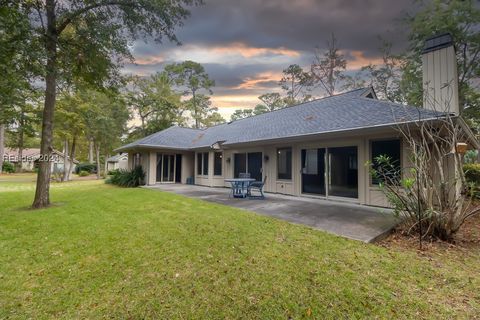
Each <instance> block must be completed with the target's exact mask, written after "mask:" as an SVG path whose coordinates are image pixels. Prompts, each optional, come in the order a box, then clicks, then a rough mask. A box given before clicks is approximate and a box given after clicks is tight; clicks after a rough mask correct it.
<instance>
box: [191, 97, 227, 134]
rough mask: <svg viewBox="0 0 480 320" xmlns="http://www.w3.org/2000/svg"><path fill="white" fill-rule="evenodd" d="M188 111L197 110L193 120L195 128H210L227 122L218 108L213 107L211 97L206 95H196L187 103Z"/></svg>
mask: <svg viewBox="0 0 480 320" xmlns="http://www.w3.org/2000/svg"><path fill="white" fill-rule="evenodd" d="M185 105H186V108H187V109H188V110H195V112H194V113H193V119H194V121H195V128H197V129H198V128H201V127H210V126H212V125H216V124H219V123H223V122H225V119H223V117H222V116H221V115H220V114H219V113H218V108H216V107H212V101H211V100H210V97H209V96H207V95H204V94H198V93H197V94H196V96H195V98H194V97H193V96H192V97H191V98H190V99H189V100H187V101H185Z"/></svg>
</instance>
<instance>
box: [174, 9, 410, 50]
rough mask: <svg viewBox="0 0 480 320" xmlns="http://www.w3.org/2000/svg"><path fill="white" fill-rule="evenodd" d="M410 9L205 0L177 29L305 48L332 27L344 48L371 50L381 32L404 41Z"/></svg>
mask: <svg viewBox="0 0 480 320" xmlns="http://www.w3.org/2000/svg"><path fill="white" fill-rule="evenodd" d="M408 10H409V11H411V10H413V9H412V1H410V0H400V1H392V0H387V1H385V0H340V1H338V0H297V1H291V0H242V1H225V0H206V4H205V6H202V7H199V8H194V9H193V10H192V16H191V17H190V18H189V19H188V20H187V21H186V24H185V26H184V27H183V28H182V29H181V30H180V31H179V33H178V35H179V38H180V40H182V41H183V42H184V43H203V44H210V45H211V44H219V43H225V42H234V41H243V42H246V43H248V44H250V45H252V46H262V47H263V46H267V47H279V46H285V47H288V48H291V49H296V50H302V51H304V50H311V49H312V48H313V47H315V46H316V45H320V46H322V45H324V44H325V41H326V39H328V37H329V35H330V34H331V33H332V32H334V33H335V34H336V35H337V37H338V39H339V41H340V44H341V45H342V46H343V47H344V48H345V49H347V50H364V51H366V52H367V53H368V54H370V53H372V54H373V53H375V52H376V48H377V47H378V39H377V36H378V35H382V36H385V37H388V38H389V39H390V40H392V41H393V42H395V43H400V42H403V41H404V37H405V35H404V34H403V33H402V32H399V30H401V29H402V28H401V26H400V25H399V19H401V18H402V17H403V16H404V15H405V13H406V12H407V11H408ZM368 54H367V56H368Z"/></svg>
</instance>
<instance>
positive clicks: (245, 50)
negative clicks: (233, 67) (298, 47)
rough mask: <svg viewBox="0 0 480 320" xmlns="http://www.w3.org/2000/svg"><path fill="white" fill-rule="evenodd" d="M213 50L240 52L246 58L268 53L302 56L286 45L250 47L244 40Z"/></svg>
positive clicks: (224, 52)
mask: <svg viewBox="0 0 480 320" xmlns="http://www.w3.org/2000/svg"><path fill="white" fill-rule="evenodd" d="M211 51H212V52H214V53H219V54H240V55H241V56H242V57H244V58H252V57H257V56H262V55H266V54H276V55H282V56H288V57H298V56H300V52H298V51H295V50H291V49H287V48H285V47H279V48H256V47H249V46H247V45H246V44H245V43H242V42H233V43H231V44H230V45H227V46H223V47H213V48H212V49H211Z"/></svg>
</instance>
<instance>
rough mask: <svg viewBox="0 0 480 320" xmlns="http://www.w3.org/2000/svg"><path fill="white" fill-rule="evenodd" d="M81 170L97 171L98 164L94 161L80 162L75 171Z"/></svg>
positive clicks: (77, 172) (90, 172)
mask: <svg viewBox="0 0 480 320" xmlns="http://www.w3.org/2000/svg"><path fill="white" fill-rule="evenodd" d="M80 171H87V172H88V173H89V174H92V173H97V165H96V164H93V163H88V162H86V163H79V164H78V165H77V166H76V167H75V173H76V174H79V173H80Z"/></svg>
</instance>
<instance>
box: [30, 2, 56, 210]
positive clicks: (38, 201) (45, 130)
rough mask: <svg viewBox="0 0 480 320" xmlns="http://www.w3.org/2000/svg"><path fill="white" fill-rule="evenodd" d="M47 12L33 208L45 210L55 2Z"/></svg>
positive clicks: (53, 86) (53, 82)
mask: <svg viewBox="0 0 480 320" xmlns="http://www.w3.org/2000/svg"><path fill="white" fill-rule="evenodd" d="M46 10H47V34H46V37H45V49H46V53H47V70H46V71H47V73H46V77H45V105H44V108H43V120H42V140H41V143H40V155H41V156H42V157H43V158H42V159H40V160H43V161H39V170H38V176H37V187H36V190H35V199H34V200H33V204H32V207H33V208H44V207H47V206H48V205H49V204H50V175H51V167H50V153H51V151H52V138H53V113H54V111H55V99H56V90H57V88H56V87H57V74H56V71H57V30H56V27H55V25H56V17H55V0H46Z"/></svg>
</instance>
